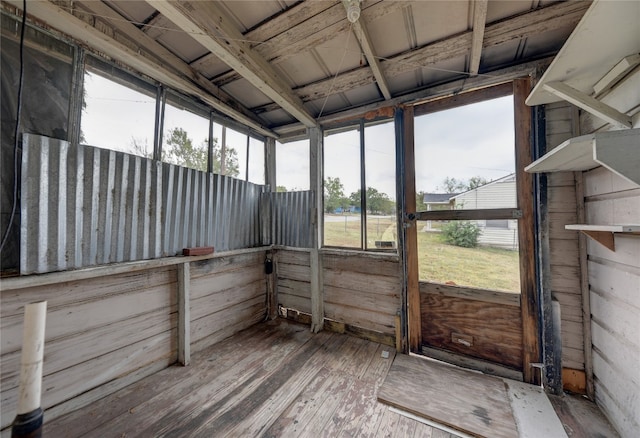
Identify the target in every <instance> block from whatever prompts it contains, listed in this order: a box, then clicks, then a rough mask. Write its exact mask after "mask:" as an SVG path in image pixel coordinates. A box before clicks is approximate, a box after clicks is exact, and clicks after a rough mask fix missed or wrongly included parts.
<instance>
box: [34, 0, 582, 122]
mask: <svg viewBox="0 0 640 438" xmlns="http://www.w3.org/2000/svg"><path fill="white" fill-rule="evenodd" d="M58 3H60V2H58ZM61 3H63V4H64V3H65V2H61ZM67 3H68V5H69V6H68V7H67V8H65V7H62V6H61V7H60V12H59V13H60V14H62V15H63V14H68V15H69V16H71V15H72V14H73V15H75V16H76V17H81V19H82V17H84V21H88V22H90V23H91V24H93V26H94V27H96V28H97V29H99V30H101V31H102V32H104V33H107V34H109V32H105V31H104V29H103V26H97V25H96V22H98V21H101V22H102V23H103V24H106V25H107V26H109V25H111V26H112V29H115V31H114V34H118V33H119V31H118V30H117V28H118V26H123V23H121V22H120V23H116V21H118V20H120V21H123V20H124V21H129V22H130V23H127V24H126V25H127V26H135V29H134V28H133V27H131V30H130V32H129V35H116V37H114V39H116V40H123V39H127V45H128V46H134V47H135V45H136V44H137V45H142V46H144V47H142V48H143V49H145V50H146V51H148V52H150V53H152V54H153V53H158V49H157V48H154V47H153V44H150V43H148V42H146V43H144V42H142V41H144V38H140V39H136V38H132V37H131V35H135V34H136V32H137V33H140V34H141V33H144V34H146V36H148V37H150V38H151V39H153V40H154V41H155V43H157V44H159V45H161V46H162V47H163V48H165V49H168V50H169V51H171V52H172V53H173V54H175V55H176V56H177V57H178V58H179V59H180V60H181V61H182V62H184V63H185V64H186V65H188V66H189V68H190V69H192V71H193V72H194V74H198V73H199V74H200V75H202V77H203V78H206V80H209V81H211V83H212V84H213V85H215V86H217V87H220V89H221V90H223V91H224V92H226V93H227V94H228V95H229V96H230V98H231V99H232V100H235V101H236V102H237V103H238V104H239V105H240V106H241V107H245V108H241V111H244V113H245V114H248V117H250V118H251V119H252V120H253V121H254V122H255V123H256V124H259V125H261V126H264V127H265V128H266V129H270V130H273V129H277V128H278V127H281V126H282V125H289V124H294V123H301V124H304V125H306V126H310V125H312V124H313V123H314V121H315V120H316V119H317V118H318V117H319V116H321V115H327V114H330V113H336V112H341V111H345V110H350V109H353V108H357V107H358V106H361V105H364V104H370V103H372V102H382V101H384V99H385V98H384V95H383V94H384V93H383V91H382V90H383V89H385V87H386V86H388V89H389V90H390V93H391V97H392V98H396V97H399V96H402V95H403V94H405V93H408V92H414V91H416V90H421V89H425V88H428V87H430V86H434V85H437V84H442V83H446V82H448V81H453V80H457V79H460V78H462V77H469V76H472V75H473V71H471V70H472V67H473V66H472V63H473V62H472V56H471V55H472V39H473V35H474V22H478V21H477V20H478V16H476V15H477V14H480V13H481V12H482V11H483V10H484V11H486V17H485V16H483V15H479V17H480V18H479V19H480V20H481V22H484V23H485V28H484V32H482V29H481V28H479V29H475V32H476V33H477V34H478V36H479V38H480V41H482V49H481V58H480V63H479V73H480V74H487V73H490V72H492V71H494V70H496V69H499V68H503V67H508V66H513V65H517V64H520V63H524V62H529V61H531V60H535V59H539V58H541V57H546V56H549V55H553V54H555V53H557V51H558V50H559V49H560V47H561V46H562V44H563V43H564V41H565V40H566V38H567V37H568V36H569V34H570V33H571V31H572V30H573V28H574V27H575V25H576V24H577V22H578V21H579V19H580V18H581V17H582V15H583V14H584V12H585V11H586V9H587V8H588V6H589V4H590V2H588V1H585V2H566V3H565V2H556V1H539V0H531V1H496V0H488V1H486V0H469V1H466V0H460V1H380V0H364V1H362V2H361V8H362V13H361V17H360V19H359V22H358V23H357V24H356V25H352V24H351V23H350V22H349V21H348V20H347V18H346V12H345V5H344V4H343V2H342V1H337V0H332V1H329V0H326V1H325V0H316V1H286V0H274V1H271V0H263V1H219V2H211V1H173V0H148V1H147V2H143V1H122V0H117V1H114V0H105V1H103V2H98V1H89V0H81V1H74V2H67ZM91 3H93V4H96V3H102V5H103V6H105V5H106V6H107V7H108V8H110V10H109V12H110V14H109V15H111V16H110V17H107V16H101V15H100V14H97V13H96V10H97V9H96V8H95V7H91V5H90V4H91ZM112 12H115V13H116V14H117V15H113V14H112ZM82 14H84V16H83V15H82ZM86 16H89V17H90V16H93V17H94V20H87V19H86ZM39 18H40V17H39ZM71 18H73V17H71ZM44 21H47V20H44ZM480 27H481V26H480ZM358 28H363V29H364V30H365V32H366V33H365V37H364V38H365V39H366V40H368V42H369V45H370V46H371V49H372V52H373V57H371V56H370V57H369V58H367V56H366V51H365V50H364V49H363V48H362V47H363V46H362V44H361V43H360V42H359V40H358V38H357V37H356V36H357V35H356V33H357V32H358ZM60 30H61V31H63V32H64V31H65V29H60ZM120 32H121V30H120ZM112 35H113V34H112ZM361 41H362V38H361ZM88 43H89V45H91V41H89V42H88ZM222 58H224V59H225V60H224V61H223V60H222ZM230 59H231V60H239V61H238V63H237V64H235V65H234V64H233V62H229V60H230ZM373 59H375V61H373ZM372 62H376V63H378V64H379V66H380V71H381V72H382V73H381V76H380V75H379V76H378V77H377V78H376V76H375V74H374V70H373V69H372V68H371V63H372ZM229 65H234V67H235V71H234V69H232V68H231V67H229ZM166 68H167V69H168V70H173V71H176V69H175V68H174V66H172V65H171V63H168V64H167V65H166ZM476 68H477V67H476ZM178 74H179V75H181V76H183V78H184V79H185V80H188V81H191V82H193V83H196V84H197V81H194V79H193V77H186V76H185V75H184V69H183V70H182V72H178ZM380 81H383V82H380ZM384 83H386V86H385V85H384ZM198 86H199V88H202V87H201V86H200V85H198ZM203 93H208V94H211V91H210V90H208V91H206V92H205V91H204V90H203ZM191 94H193V93H191ZM214 97H217V96H214ZM280 97H282V98H280ZM246 110H248V111H246ZM321 113H322V114H321Z"/></svg>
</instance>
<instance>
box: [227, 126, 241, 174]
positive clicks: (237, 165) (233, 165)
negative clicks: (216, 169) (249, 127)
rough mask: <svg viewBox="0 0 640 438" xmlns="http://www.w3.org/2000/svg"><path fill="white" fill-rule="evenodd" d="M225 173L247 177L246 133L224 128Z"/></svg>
mask: <svg viewBox="0 0 640 438" xmlns="http://www.w3.org/2000/svg"><path fill="white" fill-rule="evenodd" d="M225 131H226V134H225V136H224V138H225V139H226V143H225V144H226V148H225V155H226V158H225V164H226V165H225V172H224V174H225V175H229V176H234V177H236V178H238V179H242V180H246V179H247V134H241V133H240V132H238V131H235V130H233V129H231V128H225Z"/></svg>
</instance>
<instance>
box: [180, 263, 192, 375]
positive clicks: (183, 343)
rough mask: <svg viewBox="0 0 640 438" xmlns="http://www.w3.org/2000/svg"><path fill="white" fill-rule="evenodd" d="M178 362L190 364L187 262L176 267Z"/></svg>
mask: <svg viewBox="0 0 640 438" xmlns="http://www.w3.org/2000/svg"><path fill="white" fill-rule="evenodd" d="M177 274H178V362H179V363H180V364H181V365H183V366H187V365H189V362H191V298H190V288H191V270H190V268H189V262H187V263H183V264H181V265H178V270H177Z"/></svg>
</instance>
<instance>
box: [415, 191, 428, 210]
mask: <svg viewBox="0 0 640 438" xmlns="http://www.w3.org/2000/svg"><path fill="white" fill-rule="evenodd" d="M426 193H427V192H425V191H424V190H420V191H419V192H418V193H416V211H427V204H425V203H424V195H425V194H426Z"/></svg>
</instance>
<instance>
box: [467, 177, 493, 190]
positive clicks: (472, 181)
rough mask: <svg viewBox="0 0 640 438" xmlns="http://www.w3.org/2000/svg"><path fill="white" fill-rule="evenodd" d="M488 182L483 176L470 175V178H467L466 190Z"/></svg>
mask: <svg viewBox="0 0 640 438" xmlns="http://www.w3.org/2000/svg"><path fill="white" fill-rule="evenodd" d="M488 182H489V180H487V179H486V178H485V177H483V176H472V177H471V178H469V183H468V184H467V190H473V189H475V188H478V187H480V186H483V185H485V184H487V183H488Z"/></svg>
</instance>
